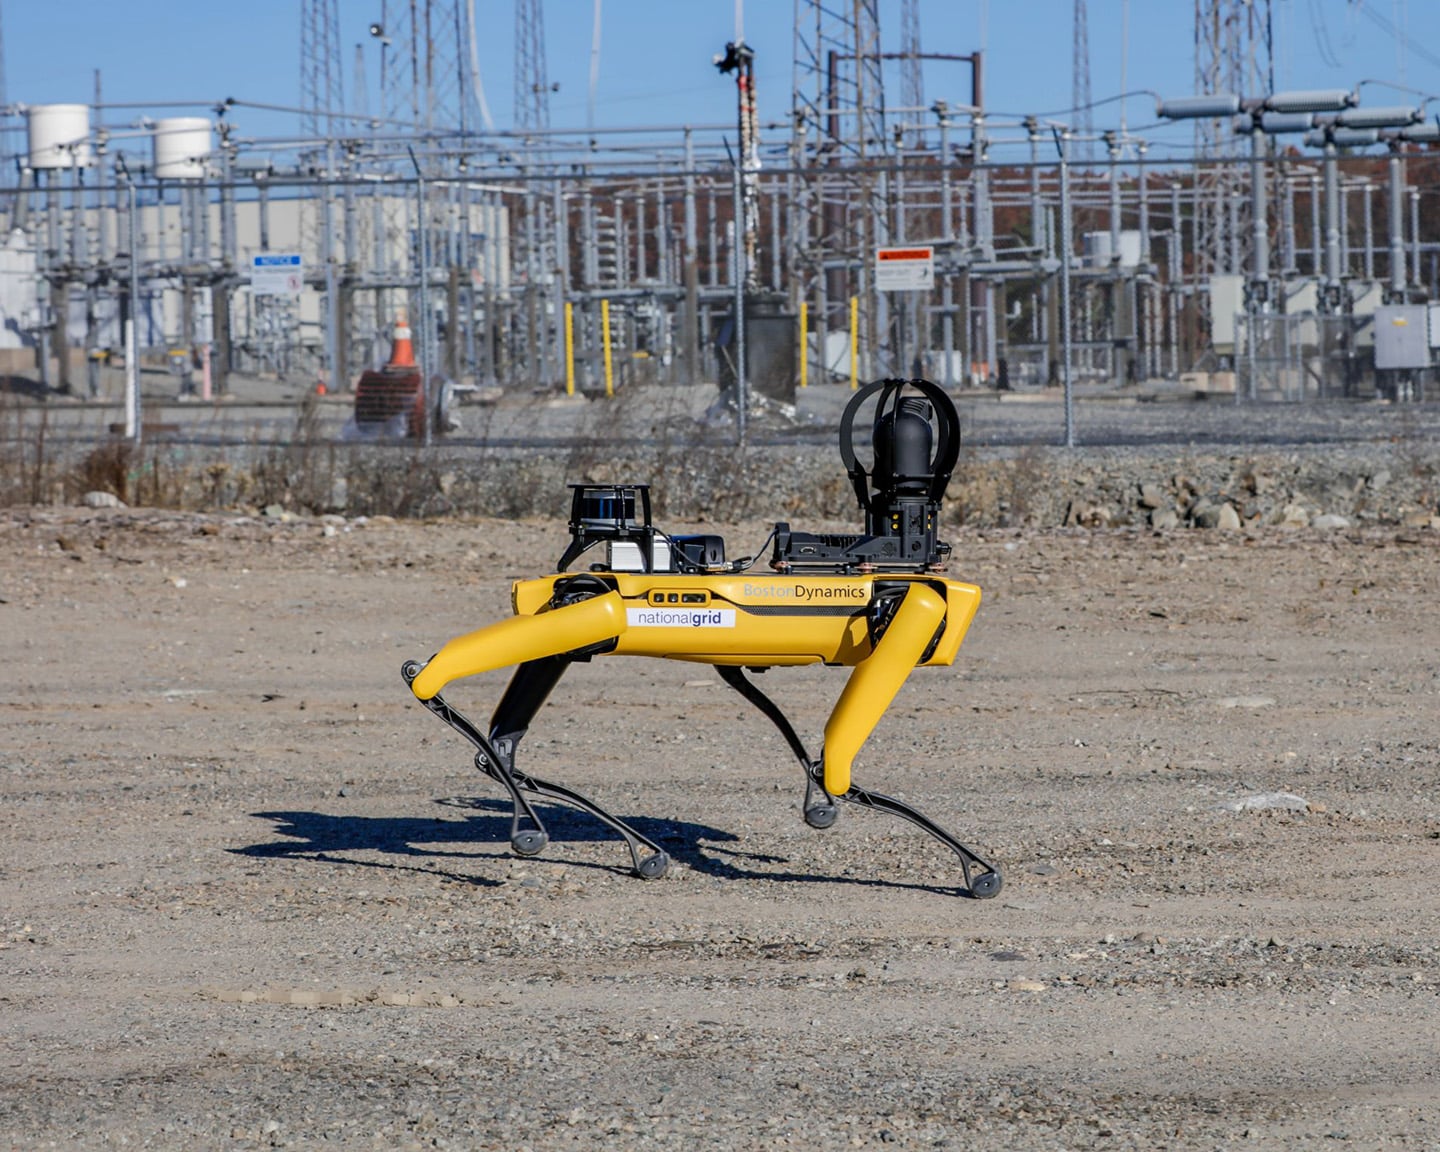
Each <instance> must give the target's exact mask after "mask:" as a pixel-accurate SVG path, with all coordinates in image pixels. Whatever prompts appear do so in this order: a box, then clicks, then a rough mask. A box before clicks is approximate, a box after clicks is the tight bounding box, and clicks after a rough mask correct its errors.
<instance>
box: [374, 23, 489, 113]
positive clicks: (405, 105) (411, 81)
mask: <svg viewBox="0 0 1440 1152" xmlns="http://www.w3.org/2000/svg"><path fill="white" fill-rule="evenodd" d="M377 27H379V28H380V29H381V31H380V32H379V33H377V35H379V36H380V37H381V46H382V50H381V55H380V93H381V97H380V98H381V114H382V115H383V116H385V117H386V118H387V119H390V120H398V121H402V122H406V123H409V124H413V125H414V126H415V128H416V129H418V130H419V131H421V132H425V133H439V134H443V135H457V134H458V135H465V134H467V133H470V132H475V131H477V130H478V129H479V128H480V127H481V125H482V123H483V122H484V115H483V113H484V95H483V94H482V93H481V91H480V84H479V76H478V72H477V69H476V67H475V57H474V53H473V51H472V49H473V47H474V41H473V36H474V34H475V27H474V3H473V0H381V5H380V23H379V25H378V26H377Z"/></svg>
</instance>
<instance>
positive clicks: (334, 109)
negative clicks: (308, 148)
mask: <svg viewBox="0 0 1440 1152" xmlns="http://www.w3.org/2000/svg"><path fill="white" fill-rule="evenodd" d="M339 9H340V0H301V7H300V107H301V109H302V112H301V117H300V128H301V131H302V132H304V133H306V134H307V135H309V136H312V137H317V138H318V137H322V136H324V137H333V136H334V135H336V120H335V117H336V115H337V114H338V113H341V112H343V111H344V110H345V80H344V65H343V64H342V63H341V59H340V10H339Z"/></svg>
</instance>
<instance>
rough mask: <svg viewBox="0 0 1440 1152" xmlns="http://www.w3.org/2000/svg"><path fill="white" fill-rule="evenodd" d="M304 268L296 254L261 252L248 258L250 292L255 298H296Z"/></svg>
mask: <svg viewBox="0 0 1440 1152" xmlns="http://www.w3.org/2000/svg"><path fill="white" fill-rule="evenodd" d="M304 287H305V266H304V262H303V261H302V260H301V259H300V253H298V252H262V253H260V255H258V256H252V257H251V258H250V291H251V292H253V293H254V294H255V295H256V296H298V295H300V292H301V291H302V290H303V289H304Z"/></svg>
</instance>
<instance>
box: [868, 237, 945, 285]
mask: <svg viewBox="0 0 1440 1152" xmlns="http://www.w3.org/2000/svg"><path fill="white" fill-rule="evenodd" d="M934 287H935V249H933V248H928V247H917V248H877V249H875V289H876V291H878V292H926V291H929V290H930V289H931V288H934Z"/></svg>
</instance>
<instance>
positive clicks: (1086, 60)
mask: <svg viewBox="0 0 1440 1152" xmlns="http://www.w3.org/2000/svg"><path fill="white" fill-rule="evenodd" d="M1070 78H1071V86H1070V103H1071V104H1072V105H1073V106H1074V108H1075V128H1076V130H1077V133H1078V135H1079V137H1080V139H1079V141H1078V145H1079V146H1078V147H1077V148H1076V149H1075V156H1074V157H1073V158H1074V159H1076V160H1079V161H1080V162H1081V163H1082V164H1088V163H1090V161H1091V160H1093V159H1094V156H1095V148H1094V140H1093V138H1094V136H1095V113H1094V110H1093V109H1092V108H1091V107H1090V105H1091V103H1092V102H1093V101H1092V99H1091V96H1090V15H1089V13H1088V12H1086V10H1085V0H1075V55H1074V57H1073V60H1072V63H1071V74H1070Z"/></svg>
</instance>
